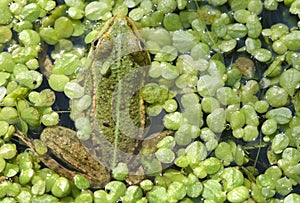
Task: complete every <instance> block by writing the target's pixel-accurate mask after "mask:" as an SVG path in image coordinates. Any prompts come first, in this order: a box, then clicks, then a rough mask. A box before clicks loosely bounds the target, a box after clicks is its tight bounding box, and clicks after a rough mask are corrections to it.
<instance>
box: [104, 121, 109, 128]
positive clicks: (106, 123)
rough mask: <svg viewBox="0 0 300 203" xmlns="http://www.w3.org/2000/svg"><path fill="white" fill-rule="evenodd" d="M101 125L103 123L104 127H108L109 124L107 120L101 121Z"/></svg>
mask: <svg viewBox="0 0 300 203" xmlns="http://www.w3.org/2000/svg"><path fill="white" fill-rule="evenodd" d="M102 125H103V126H105V127H110V125H109V122H108V121H103V123H102Z"/></svg>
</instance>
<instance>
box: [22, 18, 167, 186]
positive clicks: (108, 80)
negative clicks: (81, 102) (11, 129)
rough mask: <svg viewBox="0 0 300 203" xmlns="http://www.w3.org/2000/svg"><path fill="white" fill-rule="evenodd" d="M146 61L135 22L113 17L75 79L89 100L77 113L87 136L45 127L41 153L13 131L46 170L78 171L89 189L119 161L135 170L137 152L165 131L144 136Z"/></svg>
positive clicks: (105, 177)
mask: <svg viewBox="0 0 300 203" xmlns="http://www.w3.org/2000/svg"><path fill="white" fill-rule="evenodd" d="M150 63H151V60H150V56H149V53H148V51H146V50H145V49H144V44H143V40H142V38H141V37H140V34H139V32H138V31H137V28H136V27H135V24H134V22H132V21H131V20H130V19H129V18H127V17H126V16H123V15H117V16H114V17H113V18H111V19H110V20H109V21H108V22H107V23H106V24H105V25H104V26H103V28H102V29H101V31H100V32H99V36H98V38H97V40H96V41H95V42H94V45H92V47H91V49H90V52H89V54H88V57H87V63H86V66H85V67H84V69H83V74H82V78H83V79H82V80H81V81H80V82H81V85H82V86H83V87H84V89H85V95H88V96H89V97H90V98H91V101H92V102H91V105H90V106H89V108H88V109H86V110H85V111H83V112H79V113H77V114H76V115H77V116H82V117H84V118H87V119H88V120H89V122H90V125H91V126H90V128H91V133H90V135H89V136H88V137H87V138H86V139H84V140H79V139H78V138H77V137H76V132H75V131H73V130H71V129H68V128H65V127H61V126H54V127H47V128H45V129H44V130H43V132H42V134H41V137H40V139H41V141H42V143H44V144H45V145H46V146H47V148H48V152H50V153H46V154H43V155H40V154H38V153H37V152H36V150H35V148H34V146H33V144H32V140H30V139H29V138H27V137H26V136H24V135H23V134H22V133H21V132H19V131H17V133H16V135H17V136H18V137H19V138H20V139H22V140H23V141H24V142H25V143H26V144H27V145H28V146H29V147H30V148H31V149H32V151H34V152H35V154H36V155H37V156H38V157H39V158H40V160H41V161H42V162H44V164H45V165H47V166H48V167H49V168H51V169H53V170H54V171H56V172H57V173H59V174H60V175H62V176H64V177H67V178H69V179H71V180H72V178H73V177H74V175H75V174H81V175H83V176H84V177H86V178H87V179H88V180H89V181H90V183H91V187H92V188H101V187H103V186H104V185H105V184H106V183H107V182H109V181H110V179H111V173H110V171H111V169H112V168H114V167H115V166H116V165H117V164H118V163H119V162H125V163H127V165H128V167H129V170H130V171H139V169H140V156H139V153H140V151H142V149H143V148H155V146H156V145H155V144H153V143H157V142H158V140H160V139H162V137H164V136H165V135H166V134H168V133H169V132H168V133H162V134H160V135H158V136H151V139H148V137H146V134H147V133H146V132H145V131H146V129H147V127H146V123H147V118H146V115H145V105H144V101H143V99H142V97H141V89H142V87H143V85H144V83H145V77H146V73H147V72H148V67H149V65H150ZM71 106H72V101H71ZM152 138H153V139H152ZM145 139H148V140H146V141H143V140H145ZM148 151H149V150H148ZM150 151H152V152H153V149H151V150H150ZM53 157H55V159H54V158H53ZM57 159H58V160H60V161H59V162H58V161H57ZM60 162H63V164H60ZM142 175H143V173H141V174H140V173H136V174H135V173H134V174H133V177H135V178H131V180H130V181H129V182H131V183H135V182H137V180H138V179H139V178H137V177H141V176H142ZM135 179H136V180H135Z"/></svg>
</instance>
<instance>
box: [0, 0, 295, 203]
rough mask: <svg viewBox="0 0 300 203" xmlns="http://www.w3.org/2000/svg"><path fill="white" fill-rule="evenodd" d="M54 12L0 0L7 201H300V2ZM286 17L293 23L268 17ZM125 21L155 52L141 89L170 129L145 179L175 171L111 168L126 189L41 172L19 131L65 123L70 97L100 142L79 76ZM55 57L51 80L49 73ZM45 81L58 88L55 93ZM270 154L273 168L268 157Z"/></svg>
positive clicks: (0, 143) (87, 131)
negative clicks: (105, 37) (97, 43)
mask: <svg viewBox="0 0 300 203" xmlns="http://www.w3.org/2000/svg"><path fill="white" fill-rule="evenodd" d="M56 4H57V3H56V2H55V1H52V0H41V1H38V2H35V1H29V2H26V1H14V2H10V1H9V0H6V1H3V2H1V3H0V25H1V26H0V50H1V51H2V52H1V53H0V71H1V72H0V199H1V201H2V202H58V201H60V202H116V201H122V202H140V203H142V202H198V201H205V202H226V201H229V202H252V201H256V202H271V201H274V202H279V201H282V202H298V201H299V195H298V190H299V189H298V188H299V183H300V179H299V172H298V171H299V170H298V169H299V166H298V165H299V160H300V153H299V145H300V142H299V136H298V135H299V132H300V130H299V126H300V122H299V121H298V120H299V119H298V118H299V112H300V102H299V101H300V100H299V98H300V93H299V83H300V73H299V70H300V69H299V67H300V66H299V65H300V64H299V56H300V55H299V54H298V51H299V43H298V41H299V36H300V35H299V30H298V25H297V22H296V21H298V19H296V18H297V16H296V15H294V16H293V17H294V18H293V19H292V20H291V21H290V17H289V16H290V15H289V13H290V14H297V13H298V10H299V9H298V7H299V2H298V1H284V2H283V1H275V0H266V1H261V0H250V1H237V0H232V1H226V0H209V1H203V2H201V4H200V3H199V2H194V1H185V0H178V1H175V0H163V1H156V0H143V1H141V0H125V1H120V2H116V3H115V4H112V2H111V1H101V2H97V1H89V2H83V1H79V0H66V1H65V4H60V5H56ZM283 8H284V9H283ZM227 9H229V10H227ZM278 9H279V11H278V12H281V11H282V9H283V11H284V12H282V13H283V15H282V16H287V18H288V19H282V20H280V21H279V22H277V21H273V19H269V18H268V17H266V16H267V15H268V14H269V13H268V12H269V11H275V10H278ZM288 10H289V11H288ZM288 12H289V13H288ZM116 14H124V15H128V16H129V17H130V18H131V19H132V20H134V21H136V22H137V25H138V27H139V29H141V33H142V34H143V37H144V39H145V47H146V49H147V50H149V52H150V54H151V58H152V64H151V67H150V70H149V76H150V78H149V81H146V82H145V86H144V87H143V89H142V90H141V91H142V97H143V100H144V101H145V103H146V106H147V108H146V112H147V115H148V116H150V117H151V116H152V117H153V118H151V119H157V118H154V117H156V116H157V117H158V119H159V118H161V119H162V121H161V123H160V124H157V123H155V125H160V128H161V127H162V126H163V127H165V128H166V129H169V130H171V131H173V132H172V134H171V135H170V134H168V136H166V137H165V138H163V139H162V140H160V141H159V142H158V143H157V144H156V147H157V149H156V151H155V152H154V153H153V157H154V158H153V157H152V158H153V162H151V161H149V162H151V163H149V164H148V165H147V164H146V166H145V168H146V173H153V172H154V171H155V172H157V169H158V168H160V169H159V170H161V169H162V167H166V166H165V165H170V164H173V163H174V164H175V165H176V166H177V169H178V170H175V169H172V170H164V171H163V172H162V173H161V174H160V175H159V176H158V174H157V173H155V174H156V175H157V176H156V177H155V178H153V179H144V180H143V181H142V182H140V183H139V184H136V185H125V183H124V181H126V178H127V175H128V168H127V165H126V164H122V163H119V164H118V165H117V167H116V168H115V169H114V170H113V171H112V178H113V179H115V180H118V181H114V180H112V181H111V182H110V183H108V184H107V185H106V186H105V188H104V189H103V190H102V189H100V190H92V189H91V188H90V183H89V182H88V181H87V180H86V179H85V178H84V177H82V176H80V175H76V176H74V178H73V180H68V179H66V178H65V177H62V176H59V175H57V174H56V173H55V172H53V171H52V170H50V169H47V168H44V165H42V164H40V163H39V160H38V158H37V157H36V156H35V155H34V152H33V153H32V152H31V151H25V152H22V150H23V147H19V146H20V145H22V142H21V141H20V142H19V141H18V140H17V138H16V137H14V136H13V135H14V133H15V131H17V130H21V131H23V132H24V133H27V132H28V133H27V134H28V135H29V137H32V138H33V137H34V138H36V137H37V135H36V134H34V135H33V132H34V133H38V132H40V129H41V128H42V127H44V126H52V125H57V124H58V122H59V121H62V122H63V123H64V122H65V121H64V119H63V117H64V113H65V111H66V110H67V111H68V109H69V107H63V108H64V109H60V108H61V107H60V99H62V97H61V95H62V94H65V95H67V97H68V98H70V99H71V103H70V108H71V115H70V117H71V118H72V119H74V120H75V121H76V122H75V127H76V128H77V129H78V132H77V135H78V137H80V138H82V139H83V140H84V139H86V138H87V137H88V136H90V135H91V132H92V126H91V125H90V122H89V120H88V119H87V118H85V117H82V115H81V114H82V112H83V111H86V110H87V109H88V108H89V106H90V105H91V104H92V102H93V101H92V100H93V99H92V98H91V96H90V95H85V94H84V88H85V87H83V86H82V85H81V84H82V83H81V80H82V78H81V77H82V76H81V75H80V74H79V73H80V72H82V71H80V69H82V66H84V64H85V62H86V59H85V53H86V52H85V51H84V48H83V45H82V44H81V43H77V42H78V41H85V43H92V42H93V41H94V39H96V36H97V34H98V30H99V28H101V27H102V23H103V22H105V21H106V20H108V19H109V18H110V17H111V16H114V15H116ZM286 14H287V15H286ZM96 21H97V22H96ZM267 21H268V22H267ZM286 22H289V24H285V23H286ZM298 24H299V23H298ZM88 33H90V34H88ZM87 34H88V36H87V37H86V38H85V39H84V36H86V35H87ZM75 41H76V42H75ZM44 44H47V45H48V48H49V49H48V50H46V47H47V46H46V47H44V46H43V45H44ZM43 51H45V52H47V53H46V54H47V55H48V56H49V58H47V59H46V60H45V61H43V60H42V59H41V57H40V56H39V53H42V52H43ZM50 61H51V63H52V62H53V64H54V65H53V66H49V70H46V71H49V73H46V74H45V75H46V76H47V78H46V77H43V75H42V74H41V73H40V72H42V69H44V67H43V65H44V64H45V63H50ZM43 74H44V73H43ZM106 74H110V73H109V71H108V72H107V73H106ZM44 80H45V81H44ZM48 84H49V86H50V88H51V89H53V90H54V91H56V92H61V93H59V94H56V95H58V97H55V94H54V92H52V90H50V89H47V85H48ZM52 105H53V108H55V109H57V110H58V112H54V111H53V110H52V108H51V106H52ZM61 110H62V111H61ZM151 119H150V120H151ZM155 122H156V120H155ZM149 123H150V122H149ZM64 125H68V124H67V123H64ZM146 125H147V126H148V121H146ZM151 125H152V124H151ZM151 127H152V126H151ZM32 135H33V136H32ZM32 143H33V144H35V146H36V152H38V153H41V154H45V153H47V152H46V151H47V149H46V147H45V146H41V143H39V140H34V141H32ZM241 144H242V145H241ZM95 147H96V146H95ZM265 152H267V155H266V156H267V157H268V160H263V161H262V158H261V157H266V156H264V154H263V153H265ZM256 153H258V154H257V155H256ZM151 160H152V159H151ZM261 162H263V163H261ZM268 162H269V163H268ZM152 165H153V166H152ZM271 165H272V166H271ZM257 169H259V170H257ZM152 175H153V174H152Z"/></svg>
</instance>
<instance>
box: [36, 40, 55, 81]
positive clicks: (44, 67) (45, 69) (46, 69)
mask: <svg viewBox="0 0 300 203" xmlns="http://www.w3.org/2000/svg"><path fill="white" fill-rule="evenodd" d="M38 61H39V68H40V71H41V72H42V74H43V75H44V76H46V78H49V77H50V75H51V74H52V68H53V64H52V61H51V59H50V57H49V55H48V45H47V44H46V43H43V44H42V45H41V50H40V51H39V55H38Z"/></svg>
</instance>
